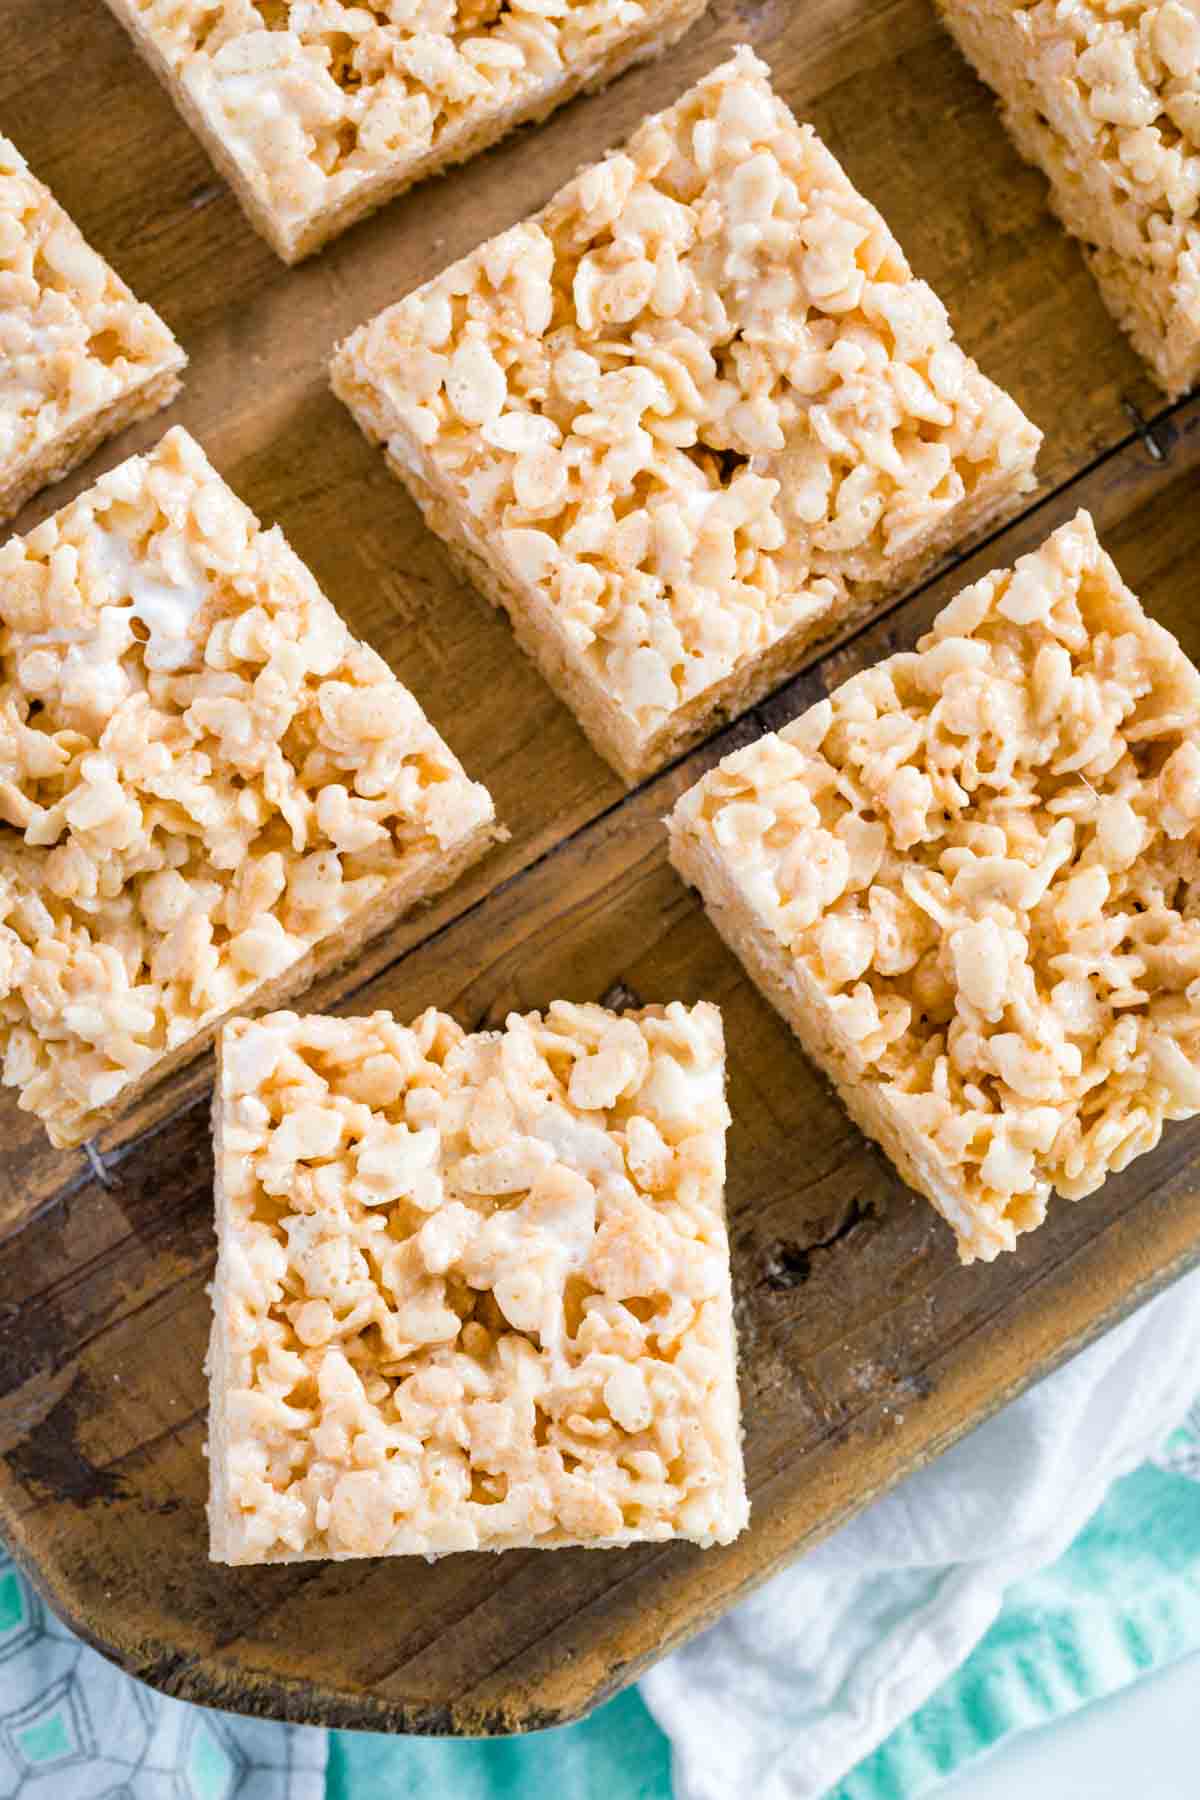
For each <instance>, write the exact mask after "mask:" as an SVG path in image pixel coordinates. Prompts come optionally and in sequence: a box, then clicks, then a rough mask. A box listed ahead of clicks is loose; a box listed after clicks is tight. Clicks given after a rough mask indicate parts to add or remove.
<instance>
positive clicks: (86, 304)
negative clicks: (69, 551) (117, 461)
mask: <svg viewBox="0 0 1200 1800" xmlns="http://www.w3.org/2000/svg"><path fill="white" fill-rule="evenodd" d="M186 361H187V358H186V357H185V356H184V354H183V351H182V350H181V349H180V348H179V345H178V344H177V343H176V342H175V339H174V338H173V337H172V336H171V333H170V332H169V331H168V330H167V327H166V326H165V325H164V324H163V322H162V320H161V319H160V318H159V317H158V314H157V313H155V312H152V311H151V309H150V307H148V306H142V305H140V304H139V303H138V301H137V300H136V299H135V298H134V296H133V294H131V293H130V291H129V289H128V288H127V287H126V286H125V283H124V282H123V281H122V280H121V279H120V277H119V276H117V275H115V274H114V273H113V271H112V269H110V268H109V266H108V264H107V263H106V262H105V261H104V259H103V257H101V256H97V254H96V252H95V251H94V250H93V249H92V248H91V247H90V245H89V244H88V243H87V242H86V241H85V239H84V237H83V234H82V233H81V232H80V230H79V228H78V226H76V225H75V224H74V223H73V222H72V221H71V219H70V218H69V217H68V216H67V214H66V213H65V212H64V211H63V209H62V207H61V206H60V205H59V204H58V201H57V200H56V199H55V198H54V195H53V194H52V193H51V192H50V189H49V188H48V187H46V186H44V185H43V183H42V182H40V181H39V180H38V179H37V177H36V176H35V175H33V174H31V172H30V169H29V166H28V164H27V163H26V161H25V159H24V157H23V156H22V155H21V153H20V151H19V150H18V149H17V148H16V146H15V145H14V144H10V143H9V141H8V139H7V138H6V137H0V524H3V523H4V521H5V520H6V519H11V518H12V517H13V515H14V514H15V513H17V512H18V511H19V510H20V508H21V507H22V506H23V505H24V504H25V502H26V500H28V499H29V498H30V496H31V495H33V494H36V493H37V491H38V489H39V488H43V487H45V486H46V485H47V484H48V483H49V482H51V481H57V480H59V478H60V477H61V476H63V475H65V474H66V473H67V471H68V469H73V468H74V467H75V466H76V464H78V463H81V462H82V461H83V460H84V458H85V457H87V456H90V455H91V453H92V451H93V450H95V449H96V447H97V446H98V445H99V444H101V443H103V441H104V439H105V438H107V437H111V436H112V435H113V433H114V432H117V431H122V430H123V429H124V428H125V426H126V425H129V424H131V423H132V422H133V420H134V419H144V418H147V417H149V415H150V414H151V413H155V412H157V411H158V410H159V408H160V407H163V406H166V405H167V404H168V402H169V401H171V400H173V399H174V397H175V395H176V394H177V393H178V391H179V371H180V369H182V368H183V366H184V364H185V363H186Z"/></svg>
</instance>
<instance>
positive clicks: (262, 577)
mask: <svg viewBox="0 0 1200 1800" xmlns="http://www.w3.org/2000/svg"><path fill="white" fill-rule="evenodd" d="M494 836H495V825H494V819H493V812H492V805H491V801H490V799H489V797H488V795H487V792H486V791H485V789H483V788H482V787H480V786H478V785H477V784H475V783H473V782H470V781H468V780H467V778H466V776H465V775H464V774H463V771H462V769H461V767H460V765H459V763H458V762H457V761H456V759H455V757H454V756H453V755H452V754H451V752H450V751H449V750H448V749H447V747H446V745H445V744H444V743H443V742H442V740H441V738H440V737H439V736H438V734H437V732H436V731H435V730H434V729H433V727H432V725H430V723H429V722H428V720H427V719H426V718H425V716H424V714H423V713H422V711H421V709H420V707H419V706H418V705H417V702H416V701H415V700H414V699H413V697H412V695H411V694H410V693H409V692H408V690H407V689H406V688H404V687H402V686H401V684H400V683H399V682H398V681H397V680H396V678H395V676H394V675H393V674H392V672H391V670H390V669H389V668H388V667H387V665H386V663H384V662H383V661H382V659H381V658H380V657H378V656H377V655H376V654H375V652H374V651H373V650H371V649H370V648H369V647H368V646H367V645H366V644H361V643H358V642H356V640H355V639H354V638H353V637H352V636H351V635H350V632H349V631H348V630H347V628H346V626H345V625H344V624H343V623H342V621H341V619H340V618H339V617H338V615H337V613H336V612H335V611H334V609H333V607H332V606H331V605H330V604H329V602H328V600H326V598H325V597H324V595H323V594H322V593H321V591H320V589H319V588H318V586H317V584H316V582H315V581H314V580H313V578H312V576H311V575H310V574H309V572H308V570H307V569H306V568H305V567H304V565H303V563H302V562H300V560H299V558H298V557H297V556H295V555H294V553H293V552H292V551H291V550H290V549H289V547H288V545H287V543H286V541H285V540H284V538H283V535H282V533H281V532H280V531H279V530H278V528H275V529H274V530H271V531H263V530H261V529H260V527H259V525H258V521H257V520H256V519H255V517H254V515H253V514H252V513H251V512H250V511H249V509H248V508H247V507H245V506H243V505H242V503H241V501H240V500H238V499H237V497H236V496H235V495H234V494H233V493H231V492H230V490H229V488H227V487H226V485H225V483H224V482H223V481H222V480H221V479H220V477H219V476H218V475H217V474H216V472H215V471H214V470H213V469H212V468H211V467H210V465H209V464H208V462H207V461H206V460H205V458H204V455H203V452H202V451H201V450H200V448H199V446H198V445H197V444H196V443H195V442H194V441H193V440H192V439H191V438H190V437H189V436H188V435H187V433H186V432H184V431H180V430H175V431H171V432H168V434H167V436H166V437H165V438H163V440H162V442H161V443H160V444H159V445H158V447H157V448H156V449H155V450H154V451H153V452H151V453H150V454H149V455H148V456H136V457H131V458H130V459H129V461H128V462H124V463H122V464H121V465H120V466H119V467H118V468H116V469H113V470H112V471H111V472H110V473H109V474H107V475H104V476H102V477H101V478H100V480H99V481H98V482H97V483H96V485H95V487H93V488H91V489H89V490H88V491H87V492H86V493H84V494H83V495H81V496H80V498H79V499H78V500H75V501H73V502H72V503H71V504H70V505H69V506H66V507H64V508H63V509H62V510H61V511H60V512H57V513H55V514H54V515H53V516H52V517H51V518H49V519H47V520H46V521H45V523H44V524H42V525H39V526H38V527H37V529H36V530H34V531H31V532H30V533H29V534H28V535H27V536H26V537H24V538H15V537H14V538H12V539H10V540H9V542H8V543H7V544H5V545H4V546H3V547H2V548H0V1056H2V1057H3V1080H4V1081H5V1082H6V1083H7V1084H8V1085H9V1086H11V1087H15V1088H17V1089H19V1090H20V1100H19V1104H20V1105H21V1106H22V1107H24V1108H26V1109H27V1110H28V1111H30V1112H33V1113H36V1114H37V1116H38V1117H39V1118H40V1119H41V1120H42V1122H43V1123H44V1124H45V1126H46V1129H47V1130H48V1132H49V1133H50V1136H51V1138H52V1140H53V1141H54V1142H55V1143H56V1144H60V1145H63V1144H72V1143H78V1142H79V1141H80V1140H81V1139H82V1138H85V1137H87V1136H88V1135H89V1134H90V1133H91V1132H92V1131H94V1130H95V1129H96V1127H97V1125H98V1124H99V1123H101V1122H102V1120H103V1119H105V1118H106V1117H108V1116H109V1115H110V1114H111V1113H112V1112H113V1111H114V1110H117V1109H119V1108H123V1107H125V1106H127V1105H128V1104H129V1103H130V1102H131V1101H132V1100H133V1098H134V1097H135V1096H136V1095H137V1094H138V1093H139V1092H140V1091H141V1089H142V1088H143V1087H145V1086H146V1085H147V1084H148V1083H149V1082H150V1081H152V1080H155V1079H157V1078H158V1077H159V1076H161V1075H162V1074H165V1073H166V1072H167V1070H168V1069H170V1068H172V1067H174V1066H175V1065H176V1064H178V1063H180V1062H183V1061H185V1060H186V1059H188V1058H189V1057H191V1056H193V1055H195V1054H196V1053H197V1051H198V1050H200V1049H201V1048H202V1047H203V1045H204V1044H205V1043H206V1042H207V1040H208V1038H209V1037H210V1036H211V1033H212V1030H213V1028H214V1027H215V1025H216V1024H217V1022H218V1021H219V1020H220V1019H221V1018H222V1017H223V1016H224V1015H225V1014H226V1013H227V1012H228V1011H229V1010H230V1009H231V1008H233V1007H238V1008H240V1009H242V1010H245V1009H246V1008H247V1007H257V1006H260V1005H264V1004H270V1003H274V1002H276V1001H277V1000H278V999H279V998H281V997H282V996H283V995H284V994H288V993H293V992H295V991H296V990H297V989H298V988H300V987H302V986H304V985H306V984H307V983H308V982H310V981H311V980H312V979H313V978H314V976H315V974H316V973H318V972H319V971H320V970H321V969H324V968H327V967H329V966H331V965H332V964H333V963H334V962H336V961H338V960H340V959H341V958H343V957H344V956H346V955H347V954H349V953H350V952H351V951H352V950H353V949H355V948H356V947H357V946H358V945H359V944H360V943H362V942H363V941H364V939H365V938H367V937H369V936H371V935H372V934H374V933H375V932H378V931H381V930H382V929H383V928H384V926H385V925H388V924H390V923H391V922H392V921H393V920H394V919H395V918H396V916H397V915H398V914H399V913H400V912H401V911H403V910H406V909H407V908H408V907H409V906H410V905H411V904H412V903H413V902H414V901H416V900H418V899H421V898H422V897H424V896H425V895H427V894H429V893H432V892H436V891H438V890H440V889H441V888H443V887H445V886H447V885H448V884H449V882H450V881H451V880H452V879H453V877H454V876H455V875H456V874H457V873H458V871H459V870H460V869H461V868H463V867H465V866H466V864H467V863H468V862H470V861H472V860H474V858H475V857H476V856H478V855H479V854H480V853H481V852H482V850H483V849H484V848H485V847H486V845H487V844H488V842H489V841H490V840H491V839H492V838H493V837H494Z"/></svg>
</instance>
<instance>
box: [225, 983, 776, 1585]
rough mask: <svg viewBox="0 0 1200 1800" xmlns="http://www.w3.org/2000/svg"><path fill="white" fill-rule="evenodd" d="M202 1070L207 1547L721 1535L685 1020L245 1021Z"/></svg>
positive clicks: (659, 1010) (711, 1312) (717, 1089)
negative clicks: (208, 1235)
mask: <svg viewBox="0 0 1200 1800" xmlns="http://www.w3.org/2000/svg"><path fill="white" fill-rule="evenodd" d="M219 1057H220V1075H219V1081H218V1090H217V1098H216V1112H215V1119H216V1132H217V1232H218V1239H219V1255H218V1262H217V1277H216V1283H215V1286H214V1290H213V1306H214V1322H213V1337H212V1348H211V1351H210V1358H209V1371H210V1377H211V1383H212V1406H211V1413H210V1444H209V1450H210V1459H211V1467H212V1495H211V1500H210V1506H209V1519H210V1526H211V1534H212V1555H213V1557H214V1558H215V1559H216V1560H217V1561H221V1562H232V1563H251V1562H281V1561H293V1560H297V1559H300V1558H306V1557H348V1556H398V1555H423V1556H439V1555H442V1554H444V1553H445V1552H447V1551H452V1550H500V1549H505V1548H508V1547H513V1546H518V1545H524V1546H536V1547H546V1548H550V1547H554V1546H557V1545H560V1544H587V1545H593V1546H602V1545H616V1544H629V1543H635V1542H641V1541H647V1540H649V1541H658V1540H662V1539H664V1538H671V1537H685V1538H690V1539H692V1540H693V1541H694V1542H696V1543H700V1544H712V1543H725V1542H727V1541H728V1540H729V1539H731V1538H733V1537H735V1536H736V1535H737V1533H738V1532H739V1531H740V1530H741V1529H742V1527H743V1526H744V1525H745V1523H746V1516H747V1511H748V1508H747V1501H746V1496H745V1489H744V1486H743V1479H742V1457H741V1442H740V1432H739V1426H738V1398H737V1379H736V1350H735V1343H734V1334H733V1317H732V1305H731V1295H730V1280H729V1252H728V1244H727V1240H726V1234H725V1221H724V1215H723V1203H722V1192H723V1183H724V1172H725V1128H726V1124H727V1121H728V1112H727V1109H726V1106H725V1095H724V1049H723V1041H722V1032H721V1017H720V1014H719V1013H718V1011H717V1009H716V1008H715V1007H713V1006H706V1005H700V1006H696V1007H693V1008H691V1009H690V1010H689V1009H688V1008H687V1007H684V1006H681V1005H679V1004H677V1003H676V1004H673V1005H670V1006H666V1007H650V1008H647V1009H646V1010H645V1011H643V1012H639V1013H628V1014H625V1015H624V1016H623V1017H619V1016H617V1015H616V1014H613V1013H610V1012H606V1011H605V1010H604V1009H603V1008H602V1007H599V1006H592V1005H584V1006H573V1005H569V1004H568V1003H566V1002H565V1001H555V1002H554V1004H553V1005H551V1006H550V1007H549V1009H548V1010H547V1012H546V1014H545V1015H544V1016H543V1015H541V1014H539V1013H531V1014H529V1015H528V1016H526V1017H521V1016H520V1015H518V1014H515V1013H514V1014H512V1015H511V1016H510V1017H509V1019H508V1020H507V1021H506V1023H505V1026H504V1029H503V1031H488V1032H479V1033H476V1034H475V1035H473V1036H466V1035H465V1034H464V1033H463V1032H462V1031H461V1030H460V1028H459V1027H458V1026H457V1025H456V1024H455V1023H454V1021H453V1020H452V1019H449V1018H447V1017H446V1016H445V1015H444V1014H442V1013H437V1012H433V1011H430V1012H426V1013H423V1014H422V1015H421V1017H420V1018H419V1019H418V1020H417V1021H416V1023H415V1024H414V1025H412V1026H411V1027H404V1026H402V1025H399V1024H397V1023H396V1021H395V1019H394V1018H393V1017H392V1015H391V1014H390V1013H375V1014H374V1015H373V1016H372V1017H370V1018H362V1019H332V1018H321V1017H309V1018H298V1017H297V1016H296V1015H295V1014H294V1013H276V1014H272V1015H271V1016H270V1017H268V1018H265V1019H262V1020H260V1021H258V1022H257V1023H251V1022H250V1021H248V1020H243V1019H235V1020H233V1021H231V1022H230V1023H229V1024H228V1025H227V1026H226V1027H225V1029H224V1031H223V1032H222V1034H221V1040H220V1052H219Z"/></svg>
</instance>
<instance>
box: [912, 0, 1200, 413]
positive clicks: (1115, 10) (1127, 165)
mask: <svg viewBox="0 0 1200 1800" xmlns="http://www.w3.org/2000/svg"><path fill="white" fill-rule="evenodd" d="M938 5H939V8H940V11H941V14H942V17H943V19H944V20H945V23H946V25H947V26H948V27H949V29H950V31H951V32H952V33H953V34H954V37H955V38H956V39H957V41H958V43H959V45H960V46H961V48H962V50H963V52H964V54H965V55H966V56H967V57H968V58H969V59H970V61H971V62H972V63H973V64H974V66H975V68H976V69H977V70H978V72H979V74H980V75H981V76H982V78H983V80H984V81H986V82H987V83H988V84H989V86H991V87H992V88H994V89H995V91H996V93H997V94H998V95H999V97H1000V102H1001V108H1002V111H1003V115H1004V122H1005V124H1006V125H1007V127H1008V129H1009V131H1010V133H1011V134H1012V137H1013V141H1014V142H1015V144H1016V146H1017V148H1018V150H1020V152H1021V154H1022V155H1023V156H1024V157H1026V158H1027V159H1028V161H1030V162H1032V163H1036V164H1037V166H1038V167H1039V168H1040V169H1041V170H1042V171H1043V173H1044V174H1045V175H1046V176H1047V178H1048V179H1049V182H1050V198H1051V202H1052V204H1053V206H1054V209H1055V211H1056V212H1057V213H1058V215H1059V217H1060V218H1061V219H1062V222H1063V224H1064V225H1065V226H1066V228H1067V230H1068V231H1070V232H1072V233H1073V234H1074V235H1075V236H1076V237H1077V238H1079V239H1080V240H1081V241H1082V244H1083V250H1084V255H1085V256H1086V258H1087V260H1088V263H1089V264H1090V266H1091V270H1092V273H1093V275H1094V276H1095V277H1096V280H1097V282H1098V283H1099V287H1100V292H1101V295H1102V296H1103V298H1104V301H1105V304H1106V305H1107V306H1108V308H1109V310H1110V312H1111V313H1112V314H1113V316H1114V317H1115V318H1116V319H1117V321H1118V322H1119V323H1120V324H1121V325H1123V326H1124V328H1125V330H1126V331H1127V332H1128V333H1129V335H1130V337H1131V338H1132V339H1133V342H1134V345H1135V346H1136V348H1137V350H1138V351H1139V352H1140V353H1141V355H1142V356H1143V357H1145V359H1146V361H1147V362H1148V363H1149V365H1150V368H1151V370H1152V372H1153V374H1154V377H1155V379H1156V380H1157V381H1158V383H1159V384H1160V386H1162V387H1163V388H1165V389H1166V391H1167V393H1168V394H1170V395H1172V396H1175V395H1177V394H1182V393H1184V392H1185V391H1186V390H1187V389H1188V388H1190V387H1191V386H1192V385H1193V384H1194V383H1195V381H1196V379H1197V376H1200V7H1197V5H1196V0H1034V3H1033V4H1031V5H1017V4H1014V3H1013V0H938Z"/></svg>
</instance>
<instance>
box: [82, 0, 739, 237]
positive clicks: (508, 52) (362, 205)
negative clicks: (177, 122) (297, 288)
mask: <svg viewBox="0 0 1200 1800" xmlns="http://www.w3.org/2000/svg"><path fill="white" fill-rule="evenodd" d="M707 3H708V0H375V4H374V5H371V6H362V5H356V4H353V0H351V3H350V4H343V0H107V5H108V8H109V10H110V11H111V12H113V13H115V14H116V16H117V18H118V19H119V20H120V21H121V23H122V25H124V26H125V27H126V28H127V30H128V31H129V32H131V33H132V36H133V40H134V43H135V44H136V45H137V48H138V49H139V50H140V51H141V53H142V55H143V56H144V57H145V59H146V61H147V62H148V63H149V65H150V67H151V68H152V69H153V70H154V72H155V74H156V75H157V76H158V78H159V80H160V81H161V82H162V83H163V85H164V87H165V88H166V90H167V92H168V93H169V94H170V95H171V98H172V99H173V100H174V102H175V104H176V106H177V107H178V108H179V110H180V112H181V113H182V114H183V116H184V118H185V119H186V120H187V122H188V124H189V125H190V126H191V127H192V130H193V131H195V132H196V134H197V135H198V136H199V138H200V139H201V140H202V142H203V143H204V145H205V147H206V148H207V150H208V153H209V155H210V156H211V157H212V158H213V160H214V162H215V163H216V164H217V166H218V168H219V169H220V170H221V171H222V173H223V174H224V175H225V177H226V178H227V180H228V181H229V182H230V184H231V185H232V187H233V189H234V192H235V193H236V194H237V195H238V198H239V199H240V200H241V202H242V205H243V206H244V207H245V209H246V212H247V214H248V215H249V218H250V221H251V223H252V224H253V225H254V226H255V228H256V229H257V230H258V231H260V232H261V233H262V235H263V236H264V237H265V238H266V240H267V242H268V243H269V244H270V245H271V246H272V248H273V249H274V250H276V251H277V252H278V254H279V255H280V256H282V257H283V259H284V261H285V262H289V263H294V262H298V261H299V260H300V258H301V257H303V256H308V255H310V254H311V252H312V251H314V250H317V249H319V248H320V246H321V245H322V244H324V243H327V242H328V240H329V239H330V238H331V237H335V236H336V235H337V233H338V232H339V231H344V230H345V229H346V227H347V226H348V225H352V224H353V223H354V221H355V220H356V219H361V218H362V217H363V216H364V214H366V213H369V212H373V211H374V209H375V208H376V207H377V206H382V205H383V203H384V201H385V200H391V199H393V198H394V197H395V196H396V195H397V194H400V193H402V192H403V191H404V189H405V188H408V187H411V186H412V185H413V183H414V182H416V181H420V180H421V179H422V178H423V177H424V176H426V175H436V174H438V173H440V172H441V171H442V170H444V169H447V168H449V167H450V165H451V164H453V163H458V162H465V160H466V159H467V157H469V156H474V155H475V154H476V152H477V151H480V150H485V149H486V148H487V147H488V145H489V144H494V143H495V142H496V141H497V139H498V138H501V137H503V136H504V135H505V133H506V132H509V131H511V130H512V129H513V127H514V126H516V125H523V124H527V123H528V122H529V121H530V120H533V119H544V118H546V117H547V116H548V115H549V114H550V113H552V112H553V111H554V110H555V108H556V107H558V106H561V105H562V104H563V102H564V101H566V100H569V99H570V98H571V96H572V95H573V94H577V93H579V92H580V91H581V90H582V89H585V88H587V89H595V88H598V87H603V86H604V84H605V82H608V81H611V80H612V79H613V77H614V76H615V75H618V74H619V73H620V72H621V70H622V69H626V68H628V67H629V65H630V64H631V63H635V62H642V61H645V60H646V59H647V58H649V57H653V56H657V55H658V54H659V52H660V51H662V50H665V49H666V48H667V46H668V45H669V44H673V43H674V42H675V40H676V39H677V38H679V37H682V35H683V33H684V32H685V31H686V30H687V28H688V26H689V25H691V24H692V22H693V21H694V20H695V19H697V18H699V16H700V14H701V13H702V12H703V11H704V8H705V6H706V5H707Z"/></svg>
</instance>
